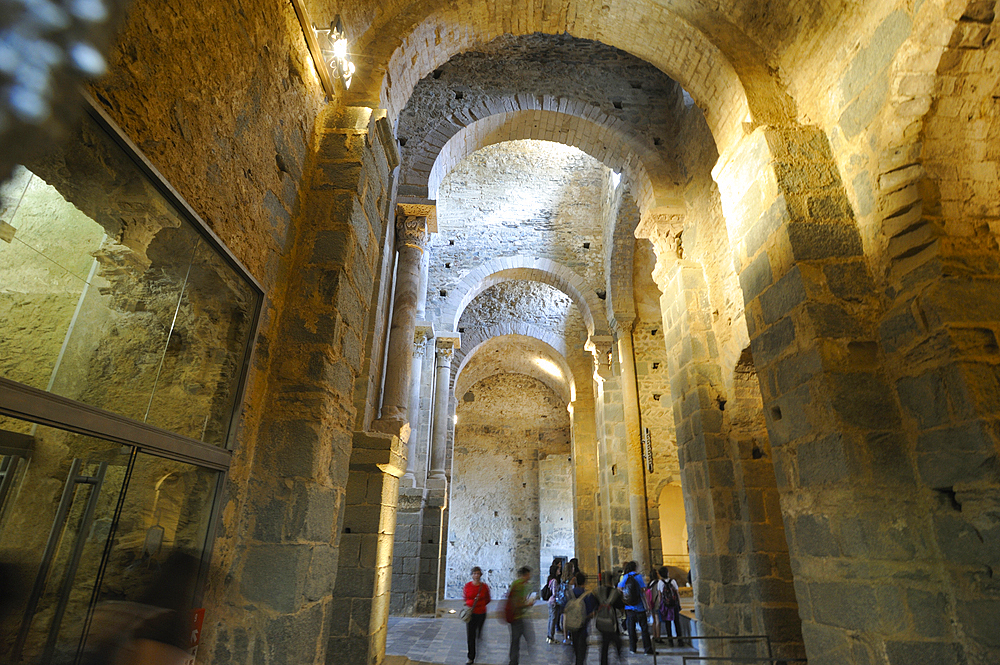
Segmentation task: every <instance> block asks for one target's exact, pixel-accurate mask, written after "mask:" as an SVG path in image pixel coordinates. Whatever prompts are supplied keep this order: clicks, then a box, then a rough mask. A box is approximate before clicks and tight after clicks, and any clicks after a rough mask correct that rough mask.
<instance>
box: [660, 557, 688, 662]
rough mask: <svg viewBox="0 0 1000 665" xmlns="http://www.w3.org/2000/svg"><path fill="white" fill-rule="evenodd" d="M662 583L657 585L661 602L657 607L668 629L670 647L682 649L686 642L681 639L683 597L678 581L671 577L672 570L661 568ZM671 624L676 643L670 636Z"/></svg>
mask: <svg viewBox="0 0 1000 665" xmlns="http://www.w3.org/2000/svg"><path fill="white" fill-rule="evenodd" d="M659 572H660V581H659V582H658V583H657V585H658V586H659V590H660V594H659V595H660V602H659V605H657V610H658V612H657V613H658V614H659V615H660V620H661V621H663V624H664V625H665V627H666V633H667V641H668V642H669V643H670V646H674V645H675V644H676V646H679V647H682V646H684V640H683V639H681V638H682V636H683V635H684V633H682V632H681V596H680V591H679V590H678V587H677V581H676V580H674V578H672V577H671V576H670V570H669V569H668V568H667V567H666V566H661V567H660V571H659ZM670 624H673V626H674V636H675V637H676V638H677V640H676V643H675V642H674V640H673V639H672V638H671V636H670Z"/></svg>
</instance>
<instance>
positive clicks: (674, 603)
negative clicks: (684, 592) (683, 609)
mask: <svg viewBox="0 0 1000 665" xmlns="http://www.w3.org/2000/svg"><path fill="white" fill-rule="evenodd" d="M680 606H681V597H680V596H679V595H678V594H677V589H675V588H674V585H673V582H671V581H670V580H665V581H664V583H663V594H662V595H661V596H660V607H661V610H666V609H668V608H671V607H674V608H677V607H680Z"/></svg>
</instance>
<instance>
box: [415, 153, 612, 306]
mask: <svg viewBox="0 0 1000 665" xmlns="http://www.w3.org/2000/svg"><path fill="white" fill-rule="evenodd" d="M606 179H607V175H606V169H605V167H604V166H602V165H601V164H600V163H599V162H597V161H596V160H594V159H593V158H592V157H589V156H587V155H585V154H583V153H582V152H580V151H579V150H576V149H575V148H569V147H566V146H561V145H558V144H553V143H547V142H537V141H512V142H508V143H503V144H499V145H495V146H490V147H488V148H485V149H483V150H480V151H479V152H477V153H475V154H473V155H471V156H469V157H468V158H467V159H466V160H464V161H463V162H462V163H461V164H459V166H458V167H456V168H455V170H454V171H452V173H451V174H450V175H449V176H448V177H447V178H446V179H445V180H444V182H443V183H442V186H441V190H440V192H439V194H438V208H437V210H438V234H437V236H435V237H433V238H432V239H431V243H430V252H431V257H432V259H431V266H430V277H429V279H428V282H427V311H428V316H431V317H433V318H435V319H437V318H438V317H439V316H440V313H441V307H442V305H443V304H444V302H445V299H446V296H442V295H441V292H442V291H444V292H445V293H447V292H448V291H450V290H451V289H452V288H454V286H455V284H456V283H457V282H458V280H459V279H461V278H462V276H463V275H465V273H467V272H468V271H469V270H471V269H473V268H475V267H477V266H478V265H480V264H482V263H485V262H486V261H488V260H489V259H493V258H496V257H503V256H517V255H528V256H532V257H537V258H549V259H552V260H554V261H556V262H557V263H559V264H561V265H563V266H565V267H567V268H569V269H571V270H573V271H574V272H576V273H577V274H578V275H580V276H581V277H583V278H584V280H585V281H586V283H587V284H590V285H593V286H592V287H591V288H598V285H600V284H602V283H603V281H604V280H603V274H604V270H603V250H602V230H601V229H602V224H601V220H600V219H599V218H597V217H596V216H595V215H594V211H595V210H598V209H599V208H600V197H601V194H602V192H603V187H604V183H605V182H606ZM472 183H476V184H475V185H474V186H473V185H472ZM584 243H587V244H589V249H584Z"/></svg>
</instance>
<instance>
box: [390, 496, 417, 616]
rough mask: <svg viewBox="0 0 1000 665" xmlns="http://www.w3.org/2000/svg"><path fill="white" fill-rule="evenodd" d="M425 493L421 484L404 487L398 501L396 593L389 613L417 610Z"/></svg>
mask: <svg viewBox="0 0 1000 665" xmlns="http://www.w3.org/2000/svg"><path fill="white" fill-rule="evenodd" d="M423 495H424V491H423V490H422V489H419V488H413V487H411V488H406V487H402V488H400V490H399V499H398V503H397V505H396V537H395V539H394V541H393V550H392V597H391V599H390V603H389V614H392V615H396V616H412V615H414V614H415V613H416V604H417V584H418V581H419V575H418V573H419V571H420V536H421V533H422V530H423V519H422V517H423V510H422V508H423Z"/></svg>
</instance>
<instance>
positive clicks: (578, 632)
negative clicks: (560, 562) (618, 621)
mask: <svg viewBox="0 0 1000 665" xmlns="http://www.w3.org/2000/svg"><path fill="white" fill-rule="evenodd" d="M586 585H587V576H586V575H584V574H583V573H577V574H576V578H575V579H574V580H573V589H572V591H571V592H570V599H569V601H568V602H567V603H566V611H565V612H564V616H563V621H564V622H565V624H566V631H567V632H568V633H569V634H570V635H571V636H572V639H573V653H574V654H575V655H576V665H584V663H586V661H587V624H588V623H589V622H590V618H591V617H592V616H594V614H595V613H596V612H597V598H595V597H594V594H592V593H590V592H589V591H587V589H586V588H585V587H586Z"/></svg>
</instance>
